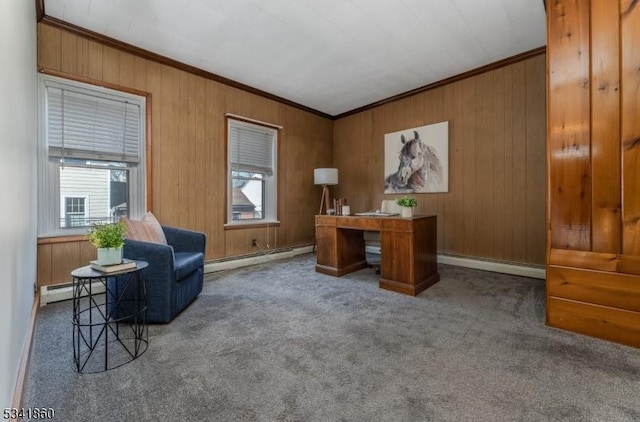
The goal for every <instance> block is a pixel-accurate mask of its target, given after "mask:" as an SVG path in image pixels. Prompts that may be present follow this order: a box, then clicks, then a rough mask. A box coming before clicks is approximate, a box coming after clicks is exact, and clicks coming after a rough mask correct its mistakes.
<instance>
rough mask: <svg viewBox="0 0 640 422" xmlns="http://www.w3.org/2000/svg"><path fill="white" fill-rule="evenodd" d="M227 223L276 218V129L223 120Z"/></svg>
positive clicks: (273, 219)
mask: <svg viewBox="0 0 640 422" xmlns="http://www.w3.org/2000/svg"><path fill="white" fill-rule="evenodd" d="M227 122H228V124H227V143H228V160H229V162H228V169H229V189H228V190H229V195H228V198H229V199H228V207H227V208H228V212H227V214H228V218H227V221H228V223H232V224H234V223H235V224H238V223H242V222H256V221H275V220H276V162H277V161H276V142H277V135H278V132H277V130H276V129H274V128H271V127H267V126H262V125H257V124H252V123H248V122H245V121H241V120H236V119H232V118H229V119H228V120H227Z"/></svg>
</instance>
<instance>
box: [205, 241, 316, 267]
mask: <svg viewBox="0 0 640 422" xmlns="http://www.w3.org/2000/svg"><path fill="white" fill-rule="evenodd" d="M311 252H313V245H306V246H299V247H296V248H284V249H274V250H271V251H268V252H258V253H254V254H251V255H244V256H242V257H233V258H222V259H219V260H216V261H209V262H207V263H205V264H204V272H205V273H214V272H217V271H224V270H231V269H234V268H240V267H246V266H248V265H254V264H262V263H265V262H270V261H275V260H277V259H285V258H292V257H294V256H297V255H303V254H307V253H311Z"/></svg>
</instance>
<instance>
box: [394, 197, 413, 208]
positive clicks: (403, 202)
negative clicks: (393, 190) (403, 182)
mask: <svg viewBox="0 0 640 422" xmlns="http://www.w3.org/2000/svg"><path fill="white" fill-rule="evenodd" d="M396 204H398V205H400V206H401V207H410V208H413V207H417V206H418V201H416V198H414V197H413V196H403V197H402V198H398V199H396Z"/></svg>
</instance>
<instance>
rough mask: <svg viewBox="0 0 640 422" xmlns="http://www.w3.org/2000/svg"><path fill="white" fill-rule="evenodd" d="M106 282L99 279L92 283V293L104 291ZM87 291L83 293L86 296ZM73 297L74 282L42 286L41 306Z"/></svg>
mask: <svg viewBox="0 0 640 422" xmlns="http://www.w3.org/2000/svg"><path fill="white" fill-rule="evenodd" d="M104 290H105V288H104V284H102V283H101V282H99V281H96V282H93V283H91V291H92V293H94V294H95V293H104ZM85 295H86V293H84V294H82V296H85ZM68 299H73V283H64V284H56V285H53V286H42V287H40V306H45V305H46V304H48V303H54V302H60V301H61V300H68Z"/></svg>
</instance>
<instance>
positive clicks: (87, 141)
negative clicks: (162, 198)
mask: <svg viewBox="0 0 640 422" xmlns="http://www.w3.org/2000/svg"><path fill="white" fill-rule="evenodd" d="M40 81H41V95H40V103H41V112H42V113H41V116H42V117H41V119H40V122H41V123H40V125H39V126H40V134H41V136H40V138H41V142H40V147H39V153H38V156H39V159H38V161H39V164H38V166H39V186H38V192H39V193H38V195H39V199H40V204H42V206H40V207H39V216H38V220H39V221H38V223H39V224H38V233H39V235H40V236H55V235H69V234H76V233H85V232H86V228H87V227H89V226H90V225H91V224H93V223H108V222H114V221H117V220H118V219H119V218H120V217H122V216H131V217H139V216H141V215H143V214H144V211H145V184H146V181H145V168H144V164H145V160H144V156H145V151H144V139H145V136H144V132H145V126H144V122H145V113H146V111H145V109H146V103H145V98H144V97H140V96H137V95H133V94H129V93H125V92H120V91H116V90H112V89H107V88H104V87H99V86H94V85H89V84H85V83H80V82H76V81H72V80H67V79H62V78H57V77H53V76H48V75H41V76H40ZM78 198H83V199H82V201H81V202H82V205H80V201H79V199H78Z"/></svg>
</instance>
